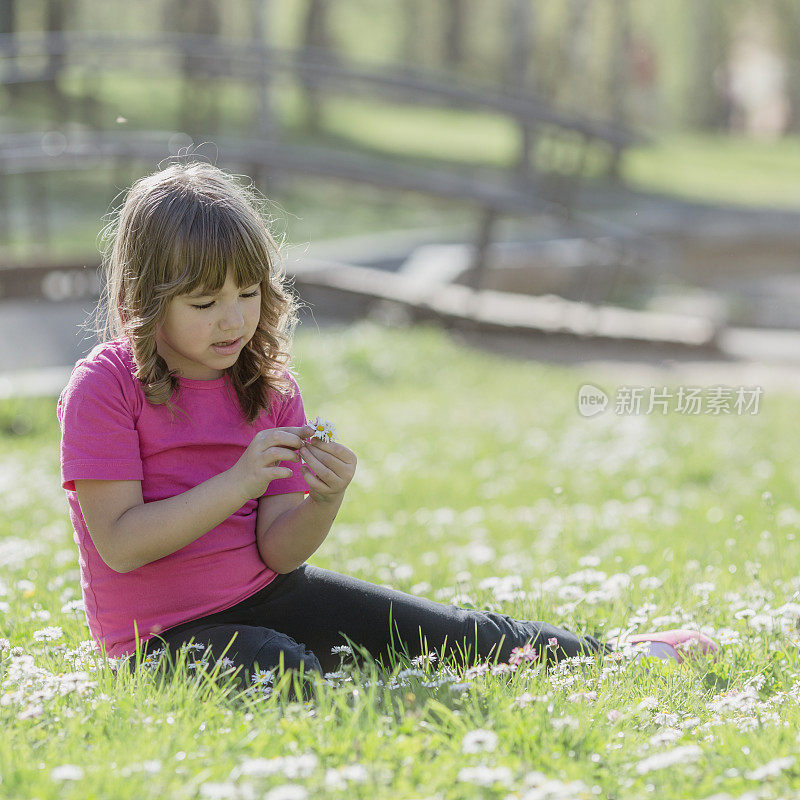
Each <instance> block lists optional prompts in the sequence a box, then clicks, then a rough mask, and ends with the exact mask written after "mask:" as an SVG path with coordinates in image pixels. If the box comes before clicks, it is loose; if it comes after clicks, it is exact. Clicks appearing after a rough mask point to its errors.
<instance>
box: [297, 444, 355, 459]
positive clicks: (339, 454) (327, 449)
mask: <svg viewBox="0 0 800 800" xmlns="http://www.w3.org/2000/svg"><path fill="white" fill-rule="evenodd" d="M306 446H307V447H313V448H314V449H315V450H317V451H322V452H323V453H330V454H331V455H332V456H333V457H334V458H338V459H339V460H340V461H344V462H345V464H350V463H352V460H353V458H352V456H353V452H352V451H351V450H348V448H346V447H345V446H344V445H342V444H339V443H338V442H326V441H323V440H322V439H309V440H308V442H306Z"/></svg>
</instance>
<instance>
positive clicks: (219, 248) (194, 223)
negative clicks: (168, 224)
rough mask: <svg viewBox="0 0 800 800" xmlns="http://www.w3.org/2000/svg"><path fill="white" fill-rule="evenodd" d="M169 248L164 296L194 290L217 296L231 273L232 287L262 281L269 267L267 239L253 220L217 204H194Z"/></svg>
mask: <svg viewBox="0 0 800 800" xmlns="http://www.w3.org/2000/svg"><path fill="white" fill-rule="evenodd" d="M195 203H196V205H195V208H194V209H192V212H193V213H191V214H188V215H187V218H186V221H185V224H184V225H182V226H181V227H180V228H179V230H178V233H177V236H176V239H175V241H174V242H173V246H172V248H170V256H171V258H170V261H171V263H170V265H169V266H170V270H169V271H170V274H171V275H172V276H174V277H173V278H172V280H170V281H169V284H168V287H167V286H165V287H164V288H165V289H166V290H167V292H168V294H169V295H170V296H174V295H176V294H187V293H189V292H193V291H195V290H196V289H202V290H204V291H206V292H208V293H214V292H218V291H219V290H220V289H221V288H222V287H223V285H224V284H225V281H226V279H227V276H228V272H229V271H230V272H232V275H233V280H234V282H235V283H236V285H237V286H240V287H243V286H253V285H254V284H257V283H261V282H262V281H264V280H267V279H268V278H269V276H270V267H271V263H272V259H271V255H270V246H269V243H270V237H269V233H268V232H267V231H265V230H264V229H263V227H262V225H260V224H259V222H258V220H256V219H253V218H252V217H251V216H250V215H246V216H243V215H242V209H239V208H232V207H231V206H230V205H229V204H227V203H223V202H208V201H204V200H203V199H196V200H195Z"/></svg>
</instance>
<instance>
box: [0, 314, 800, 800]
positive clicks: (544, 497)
mask: <svg viewBox="0 0 800 800" xmlns="http://www.w3.org/2000/svg"><path fill="white" fill-rule="evenodd" d="M295 352H296V360H295V363H296V366H297V369H298V375H299V381H300V385H301V387H302V388H303V391H304V399H305V406H306V411H307V413H308V414H310V415H312V416H313V415H315V414H320V415H322V416H325V417H327V418H329V419H332V420H333V421H335V422H336V424H337V426H338V430H339V439H340V440H341V441H343V442H344V443H346V444H347V445H348V446H350V447H351V448H352V449H353V450H354V451H355V452H356V453H357V454H358V457H359V466H358V470H357V473H356V477H355V479H354V483H353V485H352V486H351V488H350V490H349V493H348V498H347V500H346V501H345V504H344V506H343V507H342V510H341V512H340V515H339V518H338V519H337V521H336V522H335V523H334V526H333V529H332V531H331V533H330V535H329V537H328V539H327V540H326V541H325V543H324V544H323V545H322V547H321V548H320V549H319V550H318V551H317V553H316V554H314V556H312V558H311V563H313V564H315V565H318V566H321V567H326V568H329V569H334V570H337V571H340V572H345V573H348V574H352V575H355V576H357V577H361V578H364V579H367V580H371V581H373V582H376V583H386V584H389V585H391V586H394V587H396V588H398V589H401V590H404V591H408V592H412V593H415V594H419V595H423V596H426V597H429V598H431V599H435V600H439V601H442V602H448V603H450V602H453V603H459V604H462V605H474V606H476V607H478V608H484V609H489V610H496V611H502V612H503V613H507V614H510V615H512V616H516V617H520V618H526V619H544V620H548V621H550V622H554V623H557V624H560V625H562V626H564V627H566V628H569V629H573V630H576V631H581V632H587V633H593V634H596V635H599V636H603V635H604V634H606V633H609V632H610V631H612V629H615V628H624V627H627V626H631V627H637V626H638V629H639V630H648V629H656V630H657V629H664V628H670V627H678V626H685V627H695V628H699V629H702V630H704V631H706V632H708V633H709V634H711V635H713V636H715V637H716V638H717V639H719V640H720V641H721V642H723V643H724V651H723V654H722V656H721V658H720V659H719V661H718V662H717V663H715V664H713V663H710V662H707V661H702V662H698V663H696V664H692V663H685V664H682V665H677V664H675V663H674V662H661V661H648V662H647V663H646V664H643V663H641V662H639V663H637V662H635V661H633V660H632V659H631V657H630V655H629V654H625V655H623V657H622V658H621V659H618V660H615V659H613V658H607V659H605V661H598V662H595V661H593V660H591V659H589V661H588V662H584V663H578V662H564V663H563V664H562V665H561V667H560V668H558V669H552V670H549V671H546V670H541V669H538V668H536V667H535V666H533V665H528V664H523V665H522V666H520V667H519V668H517V669H513V670H511V671H510V672H507V673H505V674H503V673H500V672H499V670H494V671H492V670H489V671H486V670H482V669H480V668H478V669H472V670H470V671H469V672H467V673H459V672H457V671H454V670H453V669H451V668H450V667H449V665H447V664H445V665H438V664H435V665H432V664H429V663H426V664H422V665H421V669H420V671H417V670H412V671H410V672H409V671H408V669H407V668H408V667H409V666H410V665H409V664H408V663H404V660H403V659H402V658H401V657H400V658H399V661H400V663H399V664H398V665H397V667H396V668H395V669H394V670H392V672H391V674H390V673H389V672H388V671H386V672H382V671H380V670H378V668H377V667H376V666H374V665H367V666H366V667H364V668H356V667H354V666H353V665H352V664H351V663H350V662H349V661H348V660H347V659H345V660H344V663H343V667H342V670H341V671H340V672H338V673H335V674H331V675H329V677H328V679H327V681H326V682H324V683H323V682H320V683H319V686H318V688H319V697H318V699H317V700H316V701H314V702H311V703H303V702H297V701H290V700H289V699H287V697H286V693H285V692H284V691H282V690H280V688H279V689H278V690H276V691H274V692H272V693H271V694H266V695H262V693H261V692H260V691H258V690H257V691H254V692H251V693H248V694H240V695H237V694H236V693H235V692H234V691H233V690H231V689H230V687H228V688H227V689H226V684H225V681H224V679H223V680H219V681H217V682H215V681H213V680H211V679H209V678H208V677H207V676H204V675H202V674H199V675H196V674H195V673H193V672H191V671H188V670H186V669H185V668H182V669H181V670H179V672H178V674H177V676H176V677H175V678H174V679H173V680H172V681H168V682H166V683H159V682H158V681H156V680H155V678H154V675H153V674H152V673H150V672H148V671H147V670H142V671H141V672H140V673H139V674H138V675H137V676H136V677H135V678H133V677H131V676H128V675H122V674H120V675H116V674H115V673H114V672H113V671H112V670H111V669H110V668H109V667H108V666H107V665H104V664H102V663H95V660H94V659H93V658H92V657H91V656H89V655H88V652H89V650H88V648H87V643H88V639H89V635H88V629H87V627H86V625H85V623H84V618H83V611H82V607H81V604H80V587H79V576H78V566H77V558H76V552H77V551H76V548H75V546H74V544H73V542H72V533H71V529H70V524H69V519H68V516H67V509H66V500H65V498H64V495H63V491H62V490H61V489H60V485H59V472H58V429H57V425H56V421H55V400H54V399H42V400H36V401H30V400H25V401H5V402H3V403H0V454H1V455H0V504H1V505H2V508H3V509H4V512H3V514H2V516H0V553H1V554H2V556H1V557H0V637H2V638H0V726H2V730H3V736H2V737H1V738H0V776H1V778H2V779H1V780H0V797H4V798H5V797H8V798H12V797H13V798H17V797H37V798H40V800H45V799H46V798H86V797H94V796H103V797H115V798H141V797H149V796H163V797H169V798H250V797H258V798H260V797H268V798H272V800H277V798H305V797H309V798H312V797H313V798H318V797H319V798H325V797H341V796H344V795H345V794H346V795H347V796H348V797H359V798H412V797H414V798H486V797H497V798H516V797H525V798H527V800H533V798H556V797H563V798H567V797H568V798H593V797H616V798H641V797H644V796H649V795H652V796H654V797H659V798H675V800H679V798H689V797H691V798H710V797H718V798H722V797H740V796H747V797H755V796H758V797H759V798H772V797H776V798H777V797H783V796H786V795H787V794H788V793H790V791H791V790H794V791H797V790H798V789H799V788H800V763H798V762H797V761H796V760H795V754H796V753H797V749H798V744H797V739H796V735H797V730H798V724H800V713H798V709H797V703H798V698H799V697H800V683H798V680H800V664H798V646H800V639H798V633H797V622H798V618H799V617H800V605H798V604H797V591H798V589H800V580H798V576H797V575H798V569H797V568H798V563H800V552H799V551H798V541H797V538H796V536H797V533H798V528H799V527H800V511H798V509H797V489H796V487H797V485H798V477H799V476H798V466H797V458H796V450H797V448H796V445H795V443H794V441H793V440H792V438H791V437H790V436H788V435H787V434H786V431H787V430H790V428H789V425H790V421H791V420H793V419H794V409H795V407H796V400H795V399H793V398H782V397H778V396H771V395H766V396H765V397H764V398H762V403H761V408H760V411H759V413H758V414H757V415H746V416H738V415H735V414H731V415H727V416H726V415H722V416H711V415H698V416H693V415H680V414H678V413H669V414H667V415H665V416H662V415H640V416H629V415H617V414H615V413H614V412H613V411H611V410H609V411H607V412H605V413H604V414H602V415H600V416H598V417H595V418H591V419H584V418H583V417H581V416H580V415H579V414H578V413H577V411H576V395H577V391H578V388H579V386H580V385H581V384H582V383H584V382H585V381H587V380H591V379H592V376H591V375H589V374H586V373H584V372H580V371H575V370H569V369H566V368H564V369H559V368H554V367H545V366H541V365H537V364H532V363H517V362H511V361H507V360H503V359H501V358H499V357H497V356H489V355H484V354H479V353H476V352H474V351H471V350H467V349H464V348H461V347H459V346H457V345H456V344H454V343H453V342H451V341H450V340H449V339H448V338H447V337H446V336H445V335H444V334H442V333H441V332H439V331H437V330H435V329H433V328H427V327H421V328H417V329H414V330H411V331H392V330H386V329H383V328H379V327H376V326H374V325H372V324H367V323H363V324H360V325H358V326H355V327H352V328H347V329H342V330H332V331H330V332H324V333H313V332H306V331H301V332H300V333H299V334H298V336H297V339H296V348H295ZM487 376H490V380H487ZM601 385H602V383H601ZM604 388H605V389H606V391H608V392H609V393H612V392H613V391H614V387H611V386H608V385H606V386H604ZM356 398H357V399H356ZM790 414H791V416H790ZM3 639H5V640H7V641H3ZM76 673H79V674H76ZM482 731H487V732H488V733H482ZM545 780H547V781H550V782H551V783H547V784H545V783H544V781H545ZM755 791H757V792H758V794H757V795H756V794H751V792H755Z"/></svg>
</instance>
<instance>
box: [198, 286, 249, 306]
mask: <svg viewBox="0 0 800 800" xmlns="http://www.w3.org/2000/svg"><path fill="white" fill-rule="evenodd" d="M259 294H261V290H260V289H256V290H255V291H252V292H244V293H242V297H245V298H248V299H249V298H251V297H258V296H259ZM213 305H214V301H213V300H212V301H211V302H210V303H204V304H203V305H201V306H196V305H192V308H199V309H201V310H203V309H206V308H211V306H213Z"/></svg>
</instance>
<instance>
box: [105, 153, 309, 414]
mask: <svg viewBox="0 0 800 800" xmlns="http://www.w3.org/2000/svg"><path fill="white" fill-rule="evenodd" d="M265 202H266V201H265V200H262V198H261V196H260V195H259V194H258V193H257V190H256V189H255V187H254V186H253V185H252V184H250V185H243V184H241V183H239V182H238V181H237V180H236V179H235V178H234V177H233V176H232V175H229V174H228V173H225V172H223V171H222V170H221V169H219V168H218V167H216V166H214V165H212V164H209V163H206V162H204V161H183V162H180V163H173V164H170V165H169V166H168V167H166V168H164V169H160V170H158V171H156V172H154V173H152V174H150V175H146V176H144V177H142V178H140V179H139V180H137V181H136V182H135V183H134V184H133V186H131V187H130V189H129V190H128V192H127V194H126V196H125V199H124V201H123V203H122V204H121V206H119V207H118V208H117V209H116V210H115V211H114V212H112V214H111V221H110V222H109V223H108V224H107V225H106V226H105V228H103V231H102V232H101V241H102V242H103V246H102V248H101V252H102V255H103V260H102V270H103V273H104V278H105V286H104V289H103V294H102V297H101V301H100V304H99V305H98V309H97V319H98V323H99V324H98V330H97V333H98V334H99V335H100V338H101V340H102V341H108V340H109V339H113V338H117V337H119V336H127V337H128V339H129V340H130V342H131V346H132V349H133V357H134V360H135V362H136V366H137V368H138V369H137V372H136V377H137V378H138V379H139V380H140V381H141V383H142V384H143V386H144V393H145V397H146V398H147V400H148V401H149V402H151V403H155V404H166V405H167V407H168V408H169V409H170V410H171V411H172V410H174V409H173V406H172V398H173V395H174V393H176V392H177V391H178V388H179V383H178V378H179V376H180V373H179V371H176V370H172V371H170V369H169V367H168V366H167V363H166V361H165V360H164V359H163V358H162V357H161V356H160V355H159V354H158V351H157V349H156V332H157V330H158V327H159V325H160V324H161V322H162V321H163V320H164V318H165V315H166V311H167V307H168V304H169V301H170V300H171V299H172V298H174V297H175V296H176V295H180V294H187V293H189V292H192V291H194V290H195V289H198V288H203V289H206V290H208V291H210V292H216V291H219V289H221V288H222V286H223V285H224V283H225V280H226V277H227V273H228V270H229V269H230V270H232V272H233V277H234V279H235V281H236V283H237V285H238V286H251V285H253V284H255V283H259V284H260V286H261V318H260V321H259V324H258V328H257V329H256V332H255V335H254V336H253V338H252V339H251V340H250V341H249V342H248V343H247V345H246V346H245V347H244V349H243V350H242V352H241V354H240V355H239V358H238V359H237V360H236V363H235V364H234V365H233V366H232V367H230V368H228V369H227V370H226V372H227V373H228V375H229V377H230V379H231V383H232V384H233V387H234V388H235V390H236V394H237V396H238V399H239V404H240V405H241V407H242V411H243V413H244V415H245V416H246V417H247V419H248V420H249V421H250V422H252V421H253V420H254V419H255V418H256V417H257V416H258V414H259V413H260V411H261V409H262V408H268V407H269V403H270V399H271V398H270V392H271V391H272V392H278V393H280V394H287V393H288V392H289V391H290V389H291V382H290V381H289V379H288V377H286V374H284V373H289V371H290V369H289V361H290V356H289V345H290V343H291V338H292V334H293V332H294V328H295V326H296V324H297V309H298V307H299V303H298V301H297V299H296V298H295V296H294V295H293V294H292V292H291V291H290V288H289V286H288V283H287V281H286V277H285V274H284V272H283V270H282V268H281V264H280V254H279V252H278V246H277V244H276V242H275V240H274V239H273V237H272V235H271V234H270V232H269V229H268V227H267V226H268V217H267V215H266V214H265V213H264V211H263V206H264V204H265Z"/></svg>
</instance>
